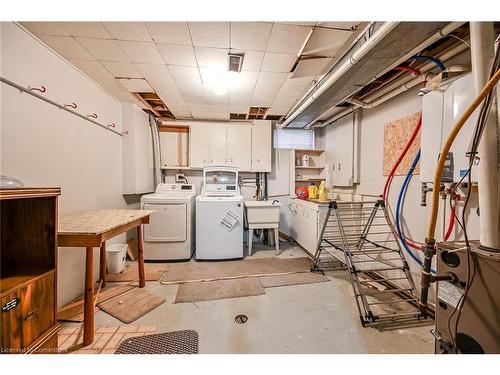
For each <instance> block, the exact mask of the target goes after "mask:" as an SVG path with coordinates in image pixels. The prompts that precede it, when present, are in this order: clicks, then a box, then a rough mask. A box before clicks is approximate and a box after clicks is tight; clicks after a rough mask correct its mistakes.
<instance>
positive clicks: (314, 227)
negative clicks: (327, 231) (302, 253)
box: [290, 199, 328, 256]
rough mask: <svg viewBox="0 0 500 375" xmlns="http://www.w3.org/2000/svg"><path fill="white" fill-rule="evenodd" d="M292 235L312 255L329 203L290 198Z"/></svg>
mask: <svg viewBox="0 0 500 375" xmlns="http://www.w3.org/2000/svg"><path fill="white" fill-rule="evenodd" d="M290 210H291V215H290V236H291V237H292V238H293V239H294V240H295V241H296V242H297V243H298V244H299V245H300V246H302V248H304V250H306V251H307V252H308V253H309V254H310V255H311V256H312V255H314V253H315V251H316V246H317V244H318V240H319V235H320V233H321V226H322V224H323V222H324V220H325V217H326V213H327V211H328V204H327V203H326V204H316V203H313V202H308V201H304V200H300V199H291V200H290Z"/></svg>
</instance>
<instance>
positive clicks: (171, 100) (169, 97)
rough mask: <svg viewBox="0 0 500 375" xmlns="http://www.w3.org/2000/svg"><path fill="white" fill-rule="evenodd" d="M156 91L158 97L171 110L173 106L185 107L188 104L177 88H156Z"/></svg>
mask: <svg viewBox="0 0 500 375" xmlns="http://www.w3.org/2000/svg"><path fill="white" fill-rule="evenodd" d="M154 89H155V91H156V93H157V94H158V96H159V97H160V98H161V100H163V102H164V103H165V104H166V105H167V107H169V108H170V106H171V105H177V104H179V105H185V104H186V102H185V101H184V98H183V97H182V95H181V93H180V92H179V90H177V87H168V88H158V87H157V86H154Z"/></svg>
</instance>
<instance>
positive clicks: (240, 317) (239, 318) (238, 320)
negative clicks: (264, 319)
mask: <svg viewBox="0 0 500 375" xmlns="http://www.w3.org/2000/svg"><path fill="white" fill-rule="evenodd" d="M247 320H248V316H246V315H243V314H240V315H236V316H235V317H234V321H235V322H236V323H238V324H243V323H246V322H247Z"/></svg>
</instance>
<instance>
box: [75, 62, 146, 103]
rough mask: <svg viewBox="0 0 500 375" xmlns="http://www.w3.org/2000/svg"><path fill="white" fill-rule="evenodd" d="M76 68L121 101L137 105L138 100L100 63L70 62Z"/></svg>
mask: <svg viewBox="0 0 500 375" xmlns="http://www.w3.org/2000/svg"><path fill="white" fill-rule="evenodd" d="M69 61H70V62H71V63H72V64H73V65H74V66H76V67H77V68H78V69H80V70H81V71H82V72H83V73H84V74H86V75H87V76H88V77H89V78H90V79H91V80H92V81H94V82H96V83H97V84H98V85H100V86H101V87H102V88H103V89H104V90H106V91H107V92H109V93H110V94H111V95H113V96H114V97H115V98H117V99H118V100H119V101H122V102H126V103H135V102H136V99H135V98H134V97H133V96H132V94H130V93H129V92H128V91H127V90H126V89H125V88H124V87H123V86H122V85H120V83H119V82H118V81H117V80H116V79H115V77H113V76H112V75H111V73H109V72H108V71H107V70H106V69H105V68H104V67H103V66H102V65H101V64H100V63H99V62H98V61H88V60H69Z"/></svg>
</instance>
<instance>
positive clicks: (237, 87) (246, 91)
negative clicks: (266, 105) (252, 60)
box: [229, 71, 259, 97]
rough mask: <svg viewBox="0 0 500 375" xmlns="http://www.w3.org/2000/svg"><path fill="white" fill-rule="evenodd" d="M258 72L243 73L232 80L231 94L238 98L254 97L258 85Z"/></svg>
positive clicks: (237, 74)
mask: <svg viewBox="0 0 500 375" xmlns="http://www.w3.org/2000/svg"><path fill="white" fill-rule="evenodd" d="M258 76H259V73H258V72H253V71H241V72H240V73H236V74H235V75H234V77H233V79H231V84H230V86H229V94H230V95H231V96H236V97H252V94H253V91H254V89H255V85H256V84H257V78H258Z"/></svg>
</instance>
